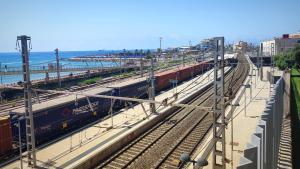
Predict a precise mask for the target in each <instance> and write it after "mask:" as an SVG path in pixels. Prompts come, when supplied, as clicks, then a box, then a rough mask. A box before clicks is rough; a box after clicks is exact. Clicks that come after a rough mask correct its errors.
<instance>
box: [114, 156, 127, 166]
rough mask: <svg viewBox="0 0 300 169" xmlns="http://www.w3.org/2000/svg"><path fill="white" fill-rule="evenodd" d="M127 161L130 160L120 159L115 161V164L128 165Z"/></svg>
mask: <svg viewBox="0 0 300 169" xmlns="http://www.w3.org/2000/svg"><path fill="white" fill-rule="evenodd" d="M129 160H130V159H129ZM127 161H128V158H126V157H119V158H116V159H114V162H116V163H119V164H122V165H125V164H126V163H127Z"/></svg>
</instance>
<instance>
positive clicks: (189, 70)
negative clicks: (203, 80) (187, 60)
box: [179, 66, 195, 82]
mask: <svg viewBox="0 0 300 169" xmlns="http://www.w3.org/2000/svg"><path fill="white" fill-rule="evenodd" d="M194 75H195V74H194V69H193V66H184V67H181V68H180V69H179V82H182V81H185V80H188V79H190V78H191V77H193V76H194Z"/></svg>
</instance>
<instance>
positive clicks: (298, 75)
mask: <svg viewBox="0 0 300 169" xmlns="http://www.w3.org/2000/svg"><path fill="white" fill-rule="evenodd" d="M291 75H292V77H291V82H292V87H293V92H294V99H295V102H296V105H297V114H298V118H299V117H300V71H299V69H292V71H291Z"/></svg>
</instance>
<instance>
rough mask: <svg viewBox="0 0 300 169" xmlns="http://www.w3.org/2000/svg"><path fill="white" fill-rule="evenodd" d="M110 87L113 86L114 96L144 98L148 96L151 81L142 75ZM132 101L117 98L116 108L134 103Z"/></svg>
mask: <svg viewBox="0 0 300 169" xmlns="http://www.w3.org/2000/svg"><path fill="white" fill-rule="evenodd" d="M109 88H112V95H113V96H121V97H130V98H143V97H145V96H147V92H148V88H149V81H148V80H147V78H146V77H141V78H136V79H131V80H129V81H125V82H121V83H118V84H114V85H112V86H110V87H109ZM132 103H133V102H128V101H121V100H116V101H115V103H114V108H115V109H118V108H123V107H124V106H129V105H132Z"/></svg>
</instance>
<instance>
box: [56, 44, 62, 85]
mask: <svg viewBox="0 0 300 169" xmlns="http://www.w3.org/2000/svg"><path fill="white" fill-rule="evenodd" d="M55 55H56V71H57V81H58V86H59V88H61V81H60V65H59V56H58V49H57V48H56V49H55Z"/></svg>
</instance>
